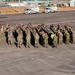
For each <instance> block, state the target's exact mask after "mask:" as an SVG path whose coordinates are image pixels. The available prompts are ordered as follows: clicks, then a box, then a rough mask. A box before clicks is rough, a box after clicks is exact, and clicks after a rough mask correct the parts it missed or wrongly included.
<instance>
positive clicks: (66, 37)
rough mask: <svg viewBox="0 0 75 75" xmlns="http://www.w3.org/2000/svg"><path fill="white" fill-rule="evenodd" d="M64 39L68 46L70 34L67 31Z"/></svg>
mask: <svg viewBox="0 0 75 75" xmlns="http://www.w3.org/2000/svg"><path fill="white" fill-rule="evenodd" d="M65 39H66V40H65V43H66V44H69V42H70V34H69V33H68V32H67V31H66V32H65Z"/></svg>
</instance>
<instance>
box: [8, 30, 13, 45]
mask: <svg viewBox="0 0 75 75" xmlns="http://www.w3.org/2000/svg"><path fill="white" fill-rule="evenodd" d="M12 43H13V34H12V30H10V29H8V44H9V45H10V44H11V45H12Z"/></svg>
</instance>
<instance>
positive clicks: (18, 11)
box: [18, 0, 20, 13]
mask: <svg viewBox="0 0 75 75" xmlns="http://www.w3.org/2000/svg"><path fill="white" fill-rule="evenodd" d="M18 2H19V7H18V12H19V13H20V0H19V1H18Z"/></svg>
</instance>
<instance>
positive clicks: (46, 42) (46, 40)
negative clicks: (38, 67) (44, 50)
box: [44, 39, 48, 47]
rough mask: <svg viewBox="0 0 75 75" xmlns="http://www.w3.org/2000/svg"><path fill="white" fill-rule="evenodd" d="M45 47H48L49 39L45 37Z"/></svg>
mask: <svg viewBox="0 0 75 75" xmlns="http://www.w3.org/2000/svg"><path fill="white" fill-rule="evenodd" d="M44 47H48V39H44Z"/></svg>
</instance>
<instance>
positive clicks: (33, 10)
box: [25, 7, 39, 14]
mask: <svg viewBox="0 0 75 75" xmlns="http://www.w3.org/2000/svg"><path fill="white" fill-rule="evenodd" d="M36 13H39V7H33V8H26V9H25V14H36Z"/></svg>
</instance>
